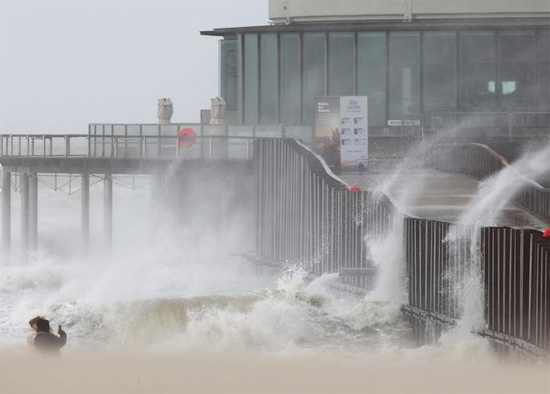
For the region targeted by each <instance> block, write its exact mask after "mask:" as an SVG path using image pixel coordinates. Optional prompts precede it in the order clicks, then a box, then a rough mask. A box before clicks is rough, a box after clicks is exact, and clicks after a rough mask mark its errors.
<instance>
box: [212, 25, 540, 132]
mask: <svg viewBox="0 0 550 394" xmlns="http://www.w3.org/2000/svg"><path fill="white" fill-rule="evenodd" d="M549 37H550V33H549V31H548V30H547V29H518V30H509V29H500V30H460V31H423V32H419V31H406V32H404V31H389V32H388V31H378V32H329V33H327V32H321V31H320V32H304V33H263V34H256V33H251V34H244V35H239V36H237V39H236V40H224V41H223V42H222V44H220V48H221V54H222V60H221V61H222V72H221V80H220V90H221V93H222V95H223V96H224V97H225V98H226V101H227V102H228V109H231V107H234V106H235V105H237V104H238V111H239V114H240V119H241V121H242V122H243V123H247V124H250V123H259V122H261V123H287V124H307V125H311V124H313V122H314V103H315V101H314V100H315V97H319V96H325V95H330V96H340V95H354V94H357V95H365V96H367V97H368V101H369V125H370V126H372V127H375V128H377V127H378V128H385V127H387V122H388V120H393V119H411V118H414V119H417V118H419V117H420V116H423V118H424V123H425V124H426V125H427V124H429V119H427V118H429V117H431V116H432V114H434V113H442V112H445V113H454V112H480V111H481V112H501V113H512V112H536V111H539V112H544V111H550V38H549ZM235 58H236V61H233V63H232V59H235ZM537 116H538V115H537ZM537 119H540V117H538V118H537ZM537 122H538V120H537ZM539 123H540V122H539Z"/></svg>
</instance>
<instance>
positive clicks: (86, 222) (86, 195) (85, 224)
mask: <svg viewBox="0 0 550 394" xmlns="http://www.w3.org/2000/svg"><path fill="white" fill-rule="evenodd" d="M80 182H81V185H80V192H81V193H82V195H81V207H80V218H81V220H80V226H81V235H82V247H83V248H84V249H85V250H87V249H88V247H89V244H90V174H82V177H81V178H80Z"/></svg>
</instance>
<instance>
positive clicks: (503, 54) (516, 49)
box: [498, 31, 537, 112]
mask: <svg viewBox="0 0 550 394" xmlns="http://www.w3.org/2000/svg"><path fill="white" fill-rule="evenodd" d="M536 62H537V51H536V46H535V32H533V31H503V32H500V33H499V35H498V77H499V80H500V93H501V94H500V100H501V101H500V109H501V110H502V111H507V112H509V111H528V110H529V109H530V108H533V107H534V106H536V94H534V93H535V92H536V85H535V80H536V79H535V70H536Z"/></svg>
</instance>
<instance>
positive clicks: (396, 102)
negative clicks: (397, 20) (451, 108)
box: [389, 32, 420, 119]
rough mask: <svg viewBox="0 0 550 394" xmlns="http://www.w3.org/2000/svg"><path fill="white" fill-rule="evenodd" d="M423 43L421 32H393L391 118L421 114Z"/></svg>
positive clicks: (391, 49)
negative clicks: (420, 65) (421, 59)
mask: <svg viewBox="0 0 550 394" xmlns="http://www.w3.org/2000/svg"><path fill="white" fill-rule="evenodd" d="M419 47H420V35H419V33H412V32H411V33H409V32H395V33H394V32H392V33H390V48H389V49H390V65H389V67H390V89H389V90H390V91H389V95H390V97H389V98H390V119H406V118H410V117H417V116H418V115H419V112H420V71H419V70H420V67H419V64H420V55H419V53H420V52H419Z"/></svg>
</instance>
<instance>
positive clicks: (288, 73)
mask: <svg viewBox="0 0 550 394" xmlns="http://www.w3.org/2000/svg"><path fill="white" fill-rule="evenodd" d="M299 60H300V37H299V35H298V34H295V33H284V34H281V122H283V123H293V124H300V121H301V119H300V62H299Z"/></svg>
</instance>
